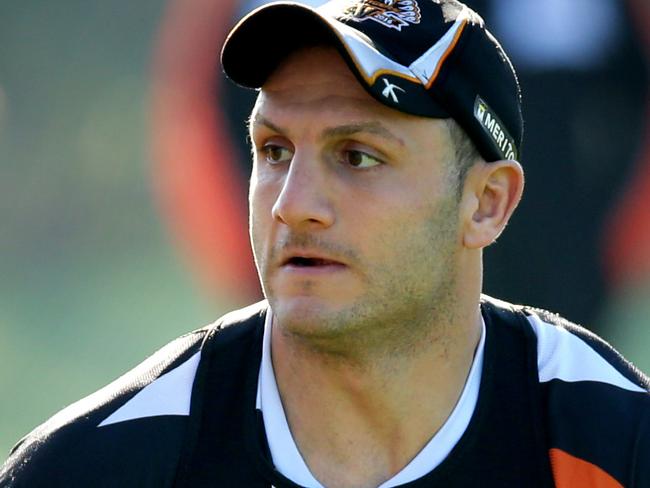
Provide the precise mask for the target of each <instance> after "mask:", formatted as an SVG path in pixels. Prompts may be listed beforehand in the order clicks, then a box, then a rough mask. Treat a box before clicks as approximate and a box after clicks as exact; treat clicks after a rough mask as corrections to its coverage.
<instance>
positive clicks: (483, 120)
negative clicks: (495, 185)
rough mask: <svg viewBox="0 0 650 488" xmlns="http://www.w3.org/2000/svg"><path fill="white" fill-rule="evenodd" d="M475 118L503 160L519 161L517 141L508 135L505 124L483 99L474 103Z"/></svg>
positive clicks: (477, 98)
mask: <svg viewBox="0 0 650 488" xmlns="http://www.w3.org/2000/svg"><path fill="white" fill-rule="evenodd" d="M474 118H476V120H478V121H479V123H480V124H481V127H483V130H485V132H486V133H487V134H488V135H489V136H490V138H491V139H492V141H493V142H494V145H495V146H496V148H497V149H498V151H499V153H500V154H501V157H502V158H503V159H513V160H516V159H517V146H516V145H515V140H514V139H513V138H512V136H511V135H510V134H509V133H508V131H507V130H506V128H505V127H504V125H503V123H502V122H501V120H500V119H499V117H497V115H496V114H495V113H494V111H493V110H492V109H491V108H490V106H489V105H488V104H487V103H485V101H484V100H483V99H482V98H481V97H478V96H477V97H476V101H475V102H474Z"/></svg>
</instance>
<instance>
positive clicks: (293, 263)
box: [280, 251, 345, 268]
mask: <svg viewBox="0 0 650 488" xmlns="http://www.w3.org/2000/svg"><path fill="white" fill-rule="evenodd" d="M280 263H281V264H280V267H283V268H285V267H290V268H325V267H343V266H345V263H343V262H341V261H340V260H338V259H336V258H335V257H333V256H328V255H324V254H321V253H318V252H305V251H293V252H287V253H285V255H284V256H283V257H282V259H281V261H280Z"/></svg>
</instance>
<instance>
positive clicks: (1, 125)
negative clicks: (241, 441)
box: [0, 0, 226, 459]
mask: <svg viewBox="0 0 650 488" xmlns="http://www.w3.org/2000/svg"><path fill="white" fill-rule="evenodd" d="M163 8H164V2H163V1H162V0H155V1H154V0H139V1H137V2H131V1H124V0H113V1H111V2H85V1H80V0H64V1H61V2H46V1H42V0H41V1H39V0H25V1H20V2H0V399H1V400H0V453H1V454H0V459H4V458H5V457H6V454H7V452H8V450H9V448H10V446H11V445H13V443H14V442H15V441H16V440H17V439H18V438H19V437H21V436H22V435H24V434H25V433H27V432H28V431H29V430H31V429H32V428H33V427H35V426H36V425H37V424H38V423H40V422H41V421H43V420H44V419H45V418H46V417H48V416H49V415H51V414H53V413H55V412H56V411H57V410H59V409H60V408H62V407H64V406H66V405H67V404H68V403H70V402H72V401H74V400H76V399H78V398H80V397H81V396H83V395H85V394H87V393H90V392H92V391H94V390H95V389H97V388H98V387H99V386H101V385H103V384H105V383H107V382H108V381H110V380H112V379H113V378H115V377H117V376H118V375H120V374H121V373H123V372H124V371H126V370H127V369H128V368H130V367H131V366H133V365H135V364H137V363H138V362H140V361H141V360H142V359H143V358H144V357H145V356H147V355H148V354H150V353H151V352H153V351H154V350H155V349H156V348H157V347H159V346H161V345H163V344H164V343H165V342H166V341H168V340H170V339H172V338H173V337H175V336H177V335H179V334H181V333H183V332H185V331H188V330H191V329H193V328H196V327H199V326H201V325H203V324H205V323H207V322H209V321H211V320H213V319H214V318H215V317H216V316H218V315H219V313H220V312H221V311H222V309H225V308H226V307H225V305H222V304H220V303H219V302H218V300H215V299H213V298H210V299H208V298H207V297H205V295H202V292H201V291H200V290H199V289H198V286H197V285H196V284H195V283H194V281H193V278H192V277H191V276H190V275H189V272H188V271H186V269H185V267H184V266H183V263H181V262H179V260H180V258H179V257H178V255H177V253H176V252H175V250H174V249H172V247H171V245H170V242H169V239H168V237H167V235H166V230H165V229H164V228H163V225H162V223H161V221H160V219H159V217H158V215H157V211H156V208H155V207H154V205H155V204H154V203H153V199H152V195H151V188H150V183H149V161H148V149H147V138H148V121H147V101H148V94H147V91H148V83H149V66H150V58H151V52H152V44H153V39H154V38H155V33H156V28H157V25H158V22H159V20H160V17H161V15H162V12H163Z"/></svg>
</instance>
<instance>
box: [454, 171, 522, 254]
mask: <svg viewBox="0 0 650 488" xmlns="http://www.w3.org/2000/svg"><path fill="white" fill-rule="evenodd" d="M523 190H524V170H523V169H522V167H521V165H520V164H519V163H518V162H516V161H495V162H493V163H486V162H478V163H476V164H474V166H472V167H471V168H470V170H469V171H468V173H467V176H466V178H465V184H464V186H463V196H462V199H461V219H462V222H463V228H462V231H463V235H462V237H463V245H464V246H465V247H466V248H469V249H480V248H484V247H486V246H489V245H490V244H492V243H493V242H494V241H495V240H496V238H497V237H499V235H500V234H501V232H502V231H503V229H504V228H505V226H506V225H507V223H508V220H510V216H511V215H512V213H513V212H514V210H515V208H516V207H517V205H518V204H519V200H521V194H522V192H523Z"/></svg>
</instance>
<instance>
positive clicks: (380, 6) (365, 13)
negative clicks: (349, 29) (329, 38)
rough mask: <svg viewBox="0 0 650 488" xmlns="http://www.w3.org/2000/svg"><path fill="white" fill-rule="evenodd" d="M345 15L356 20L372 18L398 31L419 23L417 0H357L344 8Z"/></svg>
mask: <svg viewBox="0 0 650 488" xmlns="http://www.w3.org/2000/svg"><path fill="white" fill-rule="evenodd" d="M345 15H346V16H348V18H349V19H351V20H356V21H358V22H362V21H364V20H374V21H375V22H378V23H380V24H382V25H384V26H386V27H390V28H391V29H397V30H398V31H401V30H402V27H407V26H409V25H411V24H419V23H420V7H419V6H418V2H417V0H359V1H357V2H355V3H354V4H353V5H350V6H349V7H347V8H346V9H345Z"/></svg>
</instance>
